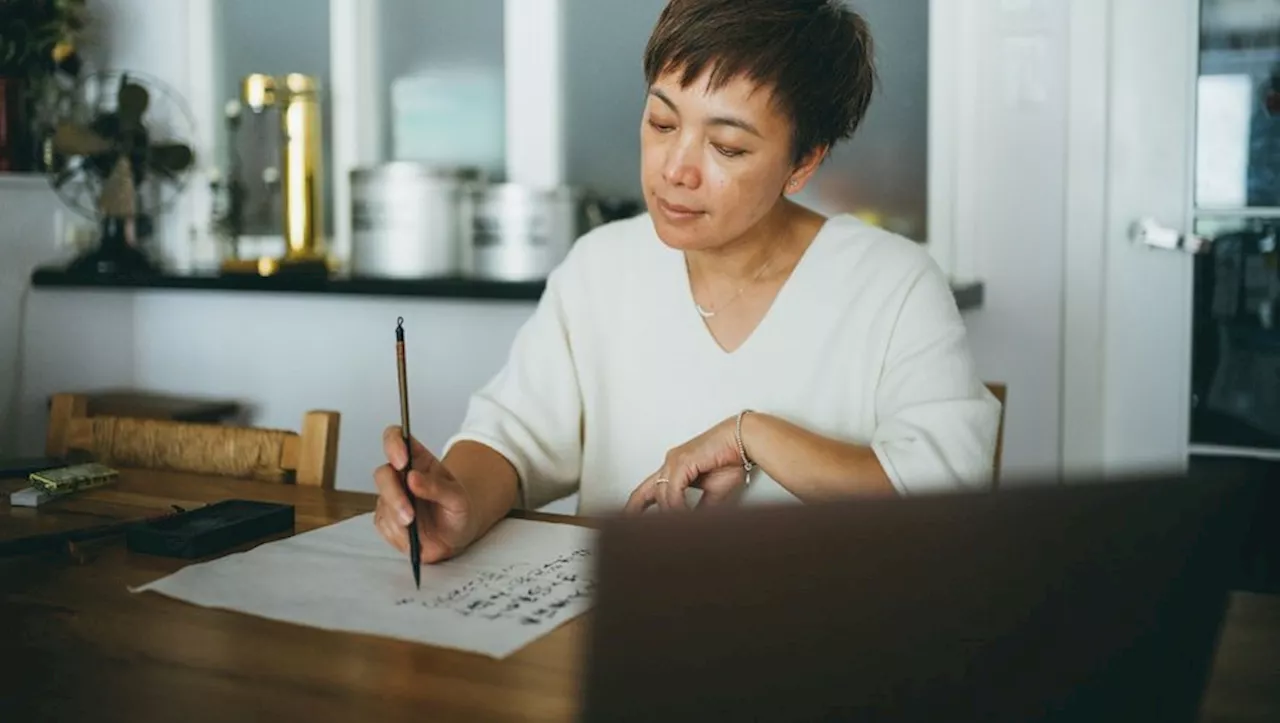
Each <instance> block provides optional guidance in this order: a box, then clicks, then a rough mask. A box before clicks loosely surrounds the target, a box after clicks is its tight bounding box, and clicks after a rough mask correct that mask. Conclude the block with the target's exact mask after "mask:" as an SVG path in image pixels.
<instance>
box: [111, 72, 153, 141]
mask: <svg viewBox="0 0 1280 723" xmlns="http://www.w3.org/2000/svg"><path fill="white" fill-rule="evenodd" d="M150 102H151V96H150V95H149V94H148V93H147V89H146V88H143V87H142V86H140V85H138V84H137V83H133V82H131V81H130V80H129V78H128V77H127V76H126V77H125V78H124V79H123V80H121V81H120V91H119V92H118V93H117V94H116V114H117V115H119V116H120V127H121V128H122V129H126V128H137V127H138V126H140V125H142V114H143V113H146V112H147V105H148V104H149V103H150Z"/></svg>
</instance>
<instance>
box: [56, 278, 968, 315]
mask: <svg viewBox="0 0 1280 723" xmlns="http://www.w3.org/2000/svg"><path fill="white" fill-rule="evenodd" d="M31 285H32V286H34V287H36V288H50V289H53V288H57V289H142V290H145V289H182V290H192V291H249V292H273V293H291V294H298V293H301V294H336V295H348V296H413V297H419V298H427V299H465V300H473V301H537V300H538V299H539V298H541V296H542V291H543V288H544V287H545V283H544V282H542V281H487V280H480V279H468V278H461V277H441V278H426V279H389V278H372V277H369V278H362V277H325V276H314V275H306V274H296V275H291V274H278V275H275V276H257V275H252V274H227V275H218V274H155V275H147V276H100V275H80V274H71V273H68V272H66V271H63V270H62V269H36V271H35V272H34V273H32V275H31ZM951 289H952V292H953V293H954V294H955V297H956V305H957V306H959V307H960V309H962V310H968V309H976V308H979V307H981V306H982V300H983V287H982V284H981V283H970V284H955V285H952V287H951Z"/></svg>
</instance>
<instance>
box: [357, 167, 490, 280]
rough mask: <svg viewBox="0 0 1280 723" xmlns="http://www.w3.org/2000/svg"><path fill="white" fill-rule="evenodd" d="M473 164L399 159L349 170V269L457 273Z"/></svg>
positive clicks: (406, 274)
mask: <svg viewBox="0 0 1280 723" xmlns="http://www.w3.org/2000/svg"><path fill="white" fill-rule="evenodd" d="M478 177H479V176H478V172H477V171H475V170H474V169H446V168H435V167H432V166H430V165H426V164H422V163H414V162H410V161H397V162H392V163H386V164H382V165H378V166H373V167H369V168H358V169H355V170H353V171H351V203H352V210H351V223H352V229H351V231H352V234H351V273H352V274H353V275H355V276H376V277H387V278H429V277H439V276H456V275H458V274H459V273H460V272H461V271H462V267H463V253H462V251H463V245H464V244H465V239H466V235H467V232H468V231H469V229H470V214H469V213H468V209H467V206H468V204H469V194H468V189H469V188H470V185H471V184H472V183H473V182H475V181H476V180H478Z"/></svg>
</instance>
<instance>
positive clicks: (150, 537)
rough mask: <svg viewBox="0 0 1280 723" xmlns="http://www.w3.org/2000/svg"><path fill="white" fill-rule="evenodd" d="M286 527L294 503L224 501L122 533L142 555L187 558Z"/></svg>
mask: <svg viewBox="0 0 1280 723" xmlns="http://www.w3.org/2000/svg"><path fill="white" fill-rule="evenodd" d="M286 530H290V531H291V530H293V505H284V504H277V503H274V502H257V501H254V500H223V501H221V502H215V503H213V504H211V505H205V506H204V507H201V508H199V509H195V510H191V511H190V512H182V513H179V514H176V515H171V516H168V517H165V518H164V519H161V520H156V521H153V522H145V523H142V524H138V525H134V526H132V527H130V528H129V530H128V532H126V533H125V545H126V546H127V547H128V548H129V550H130V551H132V552H139V553H142V554H145V555H161V556H163V557H181V558H185V559H190V558H196V557H206V556H208V555H216V554H218V553H220V552H225V551H226V550H229V549H231V548H233V547H236V546H238V545H242V544H244V543H246V542H251V541H253V540H257V539H260V538H263V537H266V536H268V535H273V534H275V533H277V532H282V531H286Z"/></svg>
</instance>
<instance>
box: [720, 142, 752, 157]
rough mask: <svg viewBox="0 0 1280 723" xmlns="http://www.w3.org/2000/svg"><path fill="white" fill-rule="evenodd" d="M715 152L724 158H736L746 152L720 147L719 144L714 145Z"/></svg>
mask: <svg viewBox="0 0 1280 723" xmlns="http://www.w3.org/2000/svg"><path fill="white" fill-rule="evenodd" d="M716 150H717V151H719V152H720V155H722V156H724V157H725V158H737V157H738V156H740V155H742V154H743V153H746V151H744V150H740V149H737V148H729V147H728V146H722V145H719V144H716Z"/></svg>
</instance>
